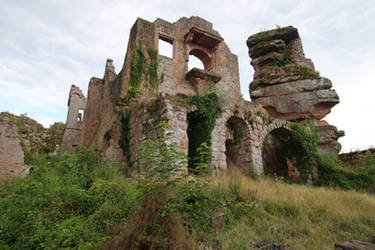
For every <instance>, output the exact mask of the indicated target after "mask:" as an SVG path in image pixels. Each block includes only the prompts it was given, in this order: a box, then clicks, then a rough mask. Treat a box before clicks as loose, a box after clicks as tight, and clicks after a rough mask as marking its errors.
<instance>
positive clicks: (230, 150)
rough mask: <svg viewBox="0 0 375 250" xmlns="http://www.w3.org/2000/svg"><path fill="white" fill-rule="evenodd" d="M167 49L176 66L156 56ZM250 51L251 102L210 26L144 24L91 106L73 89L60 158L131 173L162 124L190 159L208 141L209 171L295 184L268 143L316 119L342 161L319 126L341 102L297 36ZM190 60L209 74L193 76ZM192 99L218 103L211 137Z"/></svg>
mask: <svg viewBox="0 0 375 250" xmlns="http://www.w3.org/2000/svg"><path fill="white" fill-rule="evenodd" d="M162 41H163V42H167V43H169V44H170V45H171V47H172V51H173V53H172V54H173V55H172V57H167V56H163V55H160V54H158V47H159V42H162ZM247 46H248V48H249V55H250V57H251V59H252V61H251V65H252V66H253V67H254V69H255V73H254V80H253V81H252V82H251V83H250V89H249V91H250V96H251V98H252V101H246V100H244V99H243V98H242V96H241V93H240V82H239V70H238V60H237V56H236V55H234V54H232V52H231V51H230V49H229V48H228V46H227V45H226V43H225V42H224V39H223V38H222V37H221V36H220V34H219V33H218V32H217V31H216V30H214V29H213V26H212V23H210V22H208V21H206V20H204V19H202V18H200V17H195V16H193V17H190V18H186V17H183V18H181V19H179V20H178V21H176V22H175V23H170V22H167V21H165V20H162V19H156V20H155V21H154V22H149V21H146V20H143V19H141V18H138V19H137V21H136V22H135V24H134V25H133V27H132V29H131V31H130V36H129V41H128V48H127V52H126V55H125V60H124V63H123V67H122V69H121V70H120V71H119V72H118V73H116V72H115V68H114V66H113V65H112V60H111V59H108V60H107V62H106V65H105V71H104V77H103V78H96V77H93V78H91V79H90V82H89V87H88V94H87V100H86V98H85V96H84V95H83V94H82V92H81V91H80V90H79V88H78V87H76V86H74V85H72V88H71V91H70V94H69V101H68V106H69V111H68V116H67V124H66V126H67V127H66V130H65V135H64V142H63V150H64V151H71V150H73V148H74V146H75V145H77V144H82V145H83V146H90V145H92V144H95V145H97V146H99V147H100V148H102V149H103V154H104V157H106V158H108V159H109V160H110V161H111V162H112V163H113V164H121V163H126V164H127V165H128V166H131V165H132V164H133V163H135V162H136V161H137V159H138V158H139V156H138V152H139V147H140V143H141V142H142V141H144V140H145V139H152V138H154V137H155V126H156V125H157V123H158V122H159V121H161V120H163V121H166V122H167V123H168V125H169V126H170V131H171V132H172V133H173V137H172V140H173V141H175V142H177V143H178V145H179V146H180V147H181V150H183V151H184V153H185V154H186V155H188V156H189V157H190V158H192V157H193V156H194V154H195V153H196V151H197V147H199V145H200V144H201V143H202V142H207V140H209V141H208V144H209V145H210V146H211V147H210V154H211V156H212V159H211V162H210V166H211V167H212V169H227V168H232V167H234V166H235V167H237V168H239V169H240V170H241V171H242V172H243V173H244V174H246V175H260V174H263V173H267V174H277V175H278V174H288V175H289V176H290V177H292V178H294V177H295V178H297V177H298V173H297V172H298V171H297V170H296V169H295V168H294V166H293V164H291V163H290V161H289V160H288V159H285V157H284V156H283V154H282V143H281V144H280V141H279V142H276V141H275V140H271V141H270V140H266V138H267V137H268V136H269V135H272V136H274V137H275V138H278V137H283V136H285V135H286V134H288V133H290V124H291V123H290V122H298V123H303V122H304V121H307V120H311V121H312V123H313V126H314V127H315V129H316V131H317V133H318V134H319V147H320V149H321V150H322V151H324V152H331V153H332V152H333V153H338V151H339V150H340V145H339V144H338V142H337V140H338V138H339V137H341V136H343V132H342V131H338V130H337V129H336V127H334V126H332V125H329V124H328V123H327V122H326V121H323V120H322V119H323V118H324V117H325V116H326V115H327V114H328V113H329V112H330V110H331V108H332V107H333V106H334V105H336V104H337V103H339V98H338V96H337V94H336V92H335V91H334V90H332V89H331V87H332V84H331V82H330V80H328V79H327V78H324V77H321V76H320V75H319V73H318V72H317V71H315V69H314V65H313V63H312V61H311V60H310V59H307V58H306V57H305V56H304V52H303V48H302V43H301V39H300V37H299V35H298V31H297V29H296V28H294V27H291V26H289V27H285V28H277V29H274V30H270V31H265V32H260V33H258V34H255V35H253V36H250V37H249V39H248V40H247ZM189 56H195V57H197V58H198V59H199V60H200V61H201V62H202V64H203V66H204V68H203V69H198V68H192V69H190V70H189V68H188V63H189ZM212 93H214V95H212ZM210 94H211V95H210ZM194 96H201V97H202V96H205V97H207V99H205V100H211V102H212V103H211V104H210V105H215V102H217V103H220V106H221V109H220V110H221V112H217V113H215V114H217V117H214V116H212V114H208V115H209V117H211V118H212V117H214V118H215V119H214V120H213V126H212V129H205V126H206V125H207V124H208V123H209V122H210V121H211V120H209V121H207V120H205V118H206V117H205V116H203V115H202V114H201V113H199V112H202V110H200V107H199V105H198V103H194V102H189V100H191V99H192V97H194ZM215 98H217V99H215ZM207 105H208V104H207ZM206 115H207V114H206ZM210 115H211V116H210ZM211 118H210V119H211ZM207 133H208V134H207ZM191 167H193V166H189V168H191Z"/></svg>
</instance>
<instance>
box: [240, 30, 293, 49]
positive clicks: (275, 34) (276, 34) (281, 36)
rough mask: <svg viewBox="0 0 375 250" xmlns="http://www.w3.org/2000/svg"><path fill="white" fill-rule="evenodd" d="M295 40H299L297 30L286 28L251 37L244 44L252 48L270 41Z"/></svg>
mask: <svg viewBox="0 0 375 250" xmlns="http://www.w3.org/2000/svg"><path fill="white" fill-rule="evenodd" d="M297 38H299V35H298V31H297V29H296V28H294V27H293V26H287V27H283V28H277V29H273V30H269V31H263V32H260V33H257V34H255V35H252V36H250V37H249V38H248V39H247V41H246V44H247V46H248V47H249V48H252V47H254V46H256V45H258V44H259V43H261V42H268V41H272V40H283V41H285V42H290V41H291V40H293V39H297Z"/></svg>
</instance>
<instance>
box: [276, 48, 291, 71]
mask: <svg viewBox="0 0 375 250" xmlns="http://www.w3.org/2000/svg"><path fill="white" fill-rule="evenodd" d="M290 63H293V60H292V59H291V58H290V51H289V49H286V50H285V52H284V53H283V54H282V55H281V56H279V57H277V58H276V64H275V65H277V66H278V67H283V66H285V65H287V64H290Z"/></svg>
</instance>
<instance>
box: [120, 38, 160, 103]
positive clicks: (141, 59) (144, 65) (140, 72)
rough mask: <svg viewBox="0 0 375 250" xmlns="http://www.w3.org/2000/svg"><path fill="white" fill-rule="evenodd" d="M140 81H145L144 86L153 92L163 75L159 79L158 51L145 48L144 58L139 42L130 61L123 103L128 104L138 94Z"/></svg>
mask: <svg viewBox="0 0 375 250" xmlns="http://www.w3.org/2000/svg"><path fill="white" fill-rule="evenodd" d="M142 79H145V80H146V82H145V86H147V87H148V88H149V90H150V91H151V92H153V91H154V90H155V89H157V88H158V87H159V84H160V83H161V82H163V80H164V75H163V74H162V75H161V77H160V78H159V76H158V51H157V50H154V49H152V48H147V57H146V56H145V54H144V52H143V46H142V43H141V41H139V44H138V46H137V47H136V49H135V51H134V54H133V56H132V59H131V61H130V78H129V84H128V89H127V92H126V98H125V102H129V101H130V100H131V99H133V98H135V97H137V96H138V95H139V94H140V90H139V88H140V86H141V84H142Z"/></svg>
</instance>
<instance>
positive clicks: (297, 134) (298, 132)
mask: <svg viewBox="0 0 375 250" xmlns="http://www.w3.org/2000/svg"><path fill="white" fill-rule="evenodd" d="M291 128H292V133H290V134H289V135H288V136H287V137H286V138H285V139H286V154H287V157H288V158H289V159H291V160H292V161H293V162H294V164H295V166H296V167H297V168H298V171H299V172H300V174H301V177H302V180H303V181H305V182H306V181H307V178H308V175H309V174H311V173H312V168H313V166H314V165H316V159H317V157H318V154H319V151H318V136H317V135H316V133H315V132H314V130H313V129H312V127H311V126H303V125H301V124H292V125H291ZM285 139H284V140H285Z"/></svg>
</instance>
